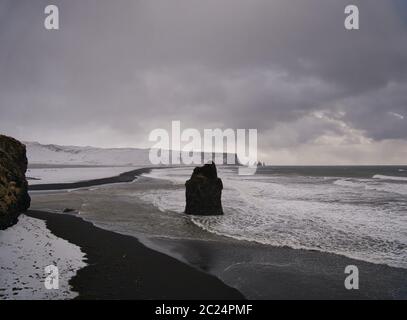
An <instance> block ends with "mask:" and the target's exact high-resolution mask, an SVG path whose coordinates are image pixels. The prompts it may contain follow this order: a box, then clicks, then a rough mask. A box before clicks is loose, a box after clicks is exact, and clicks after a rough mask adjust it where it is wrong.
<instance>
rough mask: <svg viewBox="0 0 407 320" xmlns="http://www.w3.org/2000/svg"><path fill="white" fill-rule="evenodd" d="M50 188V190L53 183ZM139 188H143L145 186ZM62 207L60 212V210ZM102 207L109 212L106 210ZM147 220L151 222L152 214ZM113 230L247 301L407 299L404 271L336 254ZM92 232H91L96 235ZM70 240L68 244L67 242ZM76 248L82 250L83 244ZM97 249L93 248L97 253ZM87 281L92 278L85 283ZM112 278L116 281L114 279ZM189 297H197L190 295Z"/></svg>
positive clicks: (82, 279) (134, 206)
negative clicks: (356, 280)
mask: <svg viewBox="0 0 407 320" xmlns="http://www.w3.org/2000/svg"><path fill="white" fill-rule="evenodd" d="M144 170H145V171H144ZM150 170H151V168H144V169H137V170H134V171H131V172H132V174H134V173H135V171H136V173H138V174H140V175H141V174H142V173H144V172H148V171H150ZM115 178H116V182H122V181H117V178H118V177H113V178H107V179H115ZM134 178H135V176H133V179H131V181H133V180H134ZM119 179H120V178H119ZM102 180H104V179H102ZM96 181H100V179H97V180H96ZM92 183H94V180H91V181H86V182H79V184H81V185H82V186H93V185H94V184H92ZM83 184H86V185H83ZM89 184H92V185H89ZM64 185H65V184H58V186H60V189H59V190H61V189H64V188H63V186H64ZM47 186H48V187H49V185H47ZM135 186H136V185H133V184H129V185H128V184H124V185H122V186H120V188H123V189H124V190H127V188H130V189H131V190H133V189H132V188H134V187H135ZM43 187H45V185H43ZM138 187H140V188H144V187H143V186H141V185H140V186H138ZM153 188H154V186H153ZM107 189H109V187H107ZM44 190H48V189H44ZM105 192H107V191H105ZM81 194H82V193H81ZM72 196H73V194H70V197H72ZM97 199H98V200H97V203H98V206H97V207H94V209H93V211H95V213H96V216H97V213H99V212H100V211H99V210H100V209H101V207H100V204H99V201H100V200H102V199H103V198H100V199H99V197H98V198H97ZM88 200H89V199H88ZM61 201H62V202H61ZM64 201H66V200H64V197H61V198H60V199H59V200H57V199H56V202H55V203H56V204H57V206H58V207H60V206H61V204H62V203H65V202H64ZM62 207H65V206H62ZM62 207H61V208H60V209H62ZM66 207H68V206H66ZM70 207H73V208H77V209H79V208H80V205H77V206H75V205H73V206H70ZM41 208H42V207H41V206H37V208H36V209H37V210H32V212H41V211H42V209H41ZM98 208H99V209H98ZM104 209H105V210H106V209H108V208H104ZM132 209H133V210H136V211H138V212H143V211H144V210H145V209H146V208H145V207H139V206H138V205H137V204H135V203H132ZM148 212H150V211H148ZM42 214H45V215H55V216H65V215H61V214H58V213H47V212H42ZM66 216H68V217H71V218H77V219H78V220H81V221H83V222H84V223H89V224H91V226H93V227H94V228H96V229H100V230H102V231H104V230H106V229H104V228H103V226H102V228H99V227H96V226H95V225H97V224H94V223H93V221H92V219H89V220H88V219H86V218H85V217H83V218H84V219H83V220H82V218H80V216H79V217H76V216H73V215H66ZM148 217H149V218H151V216H150V215H149V214H148ZM47 219H51V220H55V219H53V216H47V218H45V220H47ZM87 221H92V222H87ZM60 223H61V222H57V221H54V225H55V228H56V230H59V229H61V228H63V227H62V226H59V224H60ZM77 223H79V222H77ZM47 225H48V224H47ZM80 228H82V227H80ZM197 228H198V227H197ZM90 229H92V228H90ZM199 229H200V228H199ZM111 230H112V231H106V232H110V233H113V234H115V236H116V235H117V236H118V237H121V236H123V237H127V239H128V241H136V242H137V243H138V244H139V245H140V243H142V245H143V246H146V248H149V249H147V250H153V251H154V252H156V253H160V254H164V255H165V256H166V257H167V258H170V259H174V260H176V261H177V262H179V263H182V264H184V265H186V266H188V267H190V268H193V269H194V270H197V269H198V270H203V271H204V272H206V273H207V274H210V275H209V276H210V277H214V278H216V279H221V280H219V281H220V282H222V283H226V284H227V285H229V286H231V287H234V288H238V290H239V291H240V292H241V293H242V294H243V295H244V296H245V297H246V298H248V299H407V270H406V269H400V268H395V267H390V266H387V265H383V264H374V263H370V262H366V261H363V260H356V259H353V258H348V257H346V256H343V255H338V254H336V253H328V252H323V251H314V250H305V249H293V248H289V247H273V246H268V245H261V244H258V243H254V242H250V241H241V240H235V239H231V238H227V239H223V237H221V236H217V235H214V234H212V233H210V232H209V231H204V230H202V231H203V232H205V233H208V237H209V238H210V239H213V240H211V241H206V240H203V239H197V240H191V239H189V240H188V239H175V240H174V239H169V238H165V237H161V238H160V237H157V236H153V237H149V236H148V235H146V236H144V235H139V234H138V233H137V232H134V233H127V235H126V234H123V233H121V232H120V231H118V230H114V229H111ZM62 234H63V235H65V233H64V232H62ZM84 234H86V236H85V235H82V236H83V237H85V238H87V237H88V235H87V233H84ZM90 234H92V231H91V233H90ZM209 235H210V236H209ZM65 236H67V235H65ZM68 236H69V235H68ZM62 237H63V236H62ZM144 238H147V239H144ZM64 239H65V238H64ZM205 239H206V236H205ZM145 240H147V241H145ZM68 241H70V240H69V239H68ZM81 241H83V243H84V244H85V245H86V243H88V242H89V239H82V240H81ZM78 245H79V246H80V247H81V245H80V244H78ZM94 246H95V248H96V247H97V248H98V249H97V250H98V251H99V252H100V255H103V254H104V253H105V251H104V250H103V249H102V248H100V246H101V245H100V244H98V243H97V242H96V243H94ZM123 246H126V244H125V241H124V242H123ZM102 247H103V246H102ZM95 248H93V249H94V250H96V249H95ZM115 250H119V252H120V250H121V249H120V247H119V248H118V249H117V248H116V249H115ZM115 259H116V258H115ZM119 260H120V259H119ZM119 260H117V259H116V260H115V261H117V262H118V263H120V262H119ZM180 261H181V262H180ZM347 265H356V266H358V267H359V268H360V277H361V289H360V290H351V291H349V290H346V289H345V288H344V280H345V278H346V275H345V274H344V269H345V267H346V266H347ZM156 267H157V266H156ZM85 269H86V268H85ZM118 270H119V269H118ZM198 270H197V271H198ZM105 271H106V274H108V275H109V277H110V274H111V273H114V272H115V269H114V268H113V267H110V269H109V268H107V269H106V270H105ZM120 272H123V273H124V274H125V273H126V272H127V273H128V274H132V272H131V268H128V269H126V270H123V271H120ZM198 272H200V271H198ZM78 274H81V276H80V280H79V284H77V285H78V286H79V287H81V286H82V285H83V283H85V284H87V283H91V281H92V280H91V277H92V275H91V274H89V273H87V272H78ZM87 277H88V278H89V279H87ZM97 277H99V280H101V279H103V280H104V278H103V277H101V276H100V275H97ZM112 277H113V278H114V277H115V276H112ZM178 277H179V278H178V279H183V276H182V275H179V276H178ZM239 279H240V280H239ZM75 281H77V280H73V283H75ZM94 281H96V280H94ZM239 281H240V282H239ZM366 281H367V283H366ZM155 285H157V284H155ZM112 287H114V285H112ZM259 288H261V289H259ZM156 290H157V292H154V290H153V292H150V293H149V294H153V295H154V294H158V293H159V288H157V289H156ZM256 291H257V292H256ZM105 294H107V293H106V292H104V293H103V295H105ZM112 294H113V293H112ZM115 294H116V295H118V296H119V298H120V297H122V296H121V295H120V293H118V292H116V293H115ZM127 294H128V293H126V296H125V297H124V299H127V298H126V297H128V299H140V298H139V297H133V296H131V295H130V296H129V295H127ZM107 296H108V297H109V298H111V299H115V298H114V294H113V295H108V294H107ZM95 297H97V292H93V295H92V294H91V295H89V296H88V297H85V299H86V298H95ZM112 297H113V298H112ZM154 297H155V296H154ZM160 297H161V296H159V298H160ZM189 298H190V297H186V299H189ZM208 298H210V299H212V298H214V299H216V297H213V296H212V295H210V296H209V297H208ZM141 299H144V298H141ZM146 299H150V298H146ZM154 299H155V298H154ZM175 299H178V298H175ZM191 299H194V298H192V297H191Z"/></svg>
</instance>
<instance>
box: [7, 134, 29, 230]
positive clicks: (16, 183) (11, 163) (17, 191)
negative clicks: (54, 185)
mask: <svg viewBox="0 0 407 320" xmlns="http://www.w3.org/2000/svg"><path fill="white" fill-rule="evenodd" d="M26 171H27V157H26V150H25V145H23V144H22V143H20V142H19V141H17V140H15V139H13V138H10V137H7V136H3V135H0V230H4V229H6V228H7V227H10V226H12V225H13V224H15V223H16V222H17V217H18V215H19V214H20V213H22V212H24V211H26V210H27V209H28V208H29V207H30V196H29V195H28V191H27V189H28V184H27V180H26V178H25V172H26Z"/></svg>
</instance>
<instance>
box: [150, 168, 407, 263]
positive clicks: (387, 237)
mask: <svg viewBox="0 0 407 320" xmlns="http://www.w3.org/2000/svg"><path fill="white" fill-rule="evenodd" d="M186 172H188V173H189V174H190V171H188V170H186ZM178 173H182V175H180V176H178V177H174V172H172V173H171V174H170V172H169V171H167V170H162V171H161V173H160V174H159V175H160V179H169V180H172V181H173V182H174V183H175V184H180V183H181V182H182V183H183V182H184V181H185V179H186V178H187V177H188V176H187V175H185V172H182V171H178ZM153 175H154V174H153ZM220 175H221V177H222V179H223V180H224V186H225V189H224V191H223V206H224V211H225V215H223V216H219V217H200V216H194V217H192V218H191V220H192V221H193V222H194V223H195V224H196V225H198V226H199V227H201V228H203V229H205V230H207V231H209V232H212V233H215V234H219V235H223V236H229V237H233V238H235V239H238V240H248V241H255V242H259V243H263V244H269V245H274V246H288V247H292V248H302V249H313V250H320V251H325V252H333V253H337V254H342V255H346V256H349V257H353V258H358V259H362V260H365V261H370V262H376V263H385V264H388V265H391V266H397V267H404V268H407V254H406V250H407V217H406V216H405V212H404V213H403V210H402V207H400V203H395V204H394V205H392V204H391V201H390V200H387V199H388V193H382V194H381V193H379V194H377V193H374V192H376V191H377V190H379V191H380V188H382V189H386V192H392V191H390V188H391V186H390V185H387V184H382V185H374V184H373V183H372V182H371V184H370V185H369V184H368V183H369V179H353V180H350V179H349V180H347V179H340V180H336V181H335V182H334V183H333V184H332V183H329V180H327V179H323V178H315V177H314V178H310V179H309V180H310V181H312V183H304V181H306V180H307V178H304V177H300V178H298V177H292V178H287V177H276V176H254V177H247V178H246V177H239V176H236V175H234V174H232V173H231V171H229V170H220ZM299 181H300V182H299ZM327 181H328V182H327ZM349 186H350V187H352V188H349V189H348V188H347V187H349ZM343 187H345V189H343ZM341 188H342V189H341ZM349 190H353V191H352V192H349ZM397 191H398V192H399V191H400V190H393V192H397ZM142 198H143V199H144V200H146V201H149V202H151V203H153V204H154V205H155V206H156V207H158V208H159V209H160V210H161V211H164V212H165V211H166V210H171V211H176V212H182V211H183V204H184V203H185V195H184V191H183V189H182V188H180V189H179V190H175V191H174V190H155V191H154V192H149V193H148V194H147V193H146V194H144V195H142ZM361 201H364V204H361ZM374 201H379V202H388V203H387V204H386V205H375V203H374ZM369 202H372V203H371V204H369ZM404 205H406V203H405V204H404Z"/></svg>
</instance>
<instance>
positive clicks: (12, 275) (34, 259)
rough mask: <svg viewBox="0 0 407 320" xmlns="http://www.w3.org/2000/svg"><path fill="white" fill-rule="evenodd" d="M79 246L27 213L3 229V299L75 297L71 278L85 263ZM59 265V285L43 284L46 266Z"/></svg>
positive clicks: (0, 252) (0, 239)
mask: <svg viewBox="0 0 407 320" xmlns="http://www.w3.org/2000/svg"><path fill="white" fill-rule="evenodd" d="M84 256H85V254H84V253H83V252H82V251H81V250H80V248H79V247H78V246H76V245H74V244H71V243H69V242H68V241H66V240H64V239H61V238H58V237H56V236H55V235H53V234H52V233H51V231H50V230H49V229H47V227H46V224H45V222H44V221H43V220H39V219H34V218H31V217H28V216H25V215H21V216H20V217H19V221H18V223H17V224H16V225H14V226H12V227H10V228H8V229H7V230H4V231H0V300H3V299H12V300H19V299H34V300H43V299H72V298H75V297H76V296H77V293H76V292H73V291H71V288H70V286H69V284H68V281H69V280H70V279H71V278H72V277H74V276H75V274H76V272H77V271H78V270H79V269H81V268H83V267H85V266H86V263H85V262H84V261H83V260H84ZM48 265H55V266H57V267H58V269H59V289H55V290H47V289H46V288H45V286H44V280H45V278H46V276H47V275H46V274H45V270H44V269H45V267H46V266H48Z"/></svg>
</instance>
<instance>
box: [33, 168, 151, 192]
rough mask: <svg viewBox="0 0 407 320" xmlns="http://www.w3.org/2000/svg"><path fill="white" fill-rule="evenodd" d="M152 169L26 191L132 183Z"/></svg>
mask: <svg viewBox="0 0 407 320" xmlns="http://www.w3.org/2000/svg"><path fill="white" fill-rule="evenodd" d="M152 169H157V168H139V169H135V170H131V171H127V172H123V173H121V174H119V175H117V176H113V177H108V178H100V179H92V180H85V181H79V182H69V183H49V184H35V185H29V186H28V191H52V190H68V189H79V188H88V187H94V186H102V185H106V184H114V183H126V182H132V181H133V180H134V179H135V178H136V177H138V176H140V175H142V174H143V173H149V172H150V171H151V170H152Z"/></svg>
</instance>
